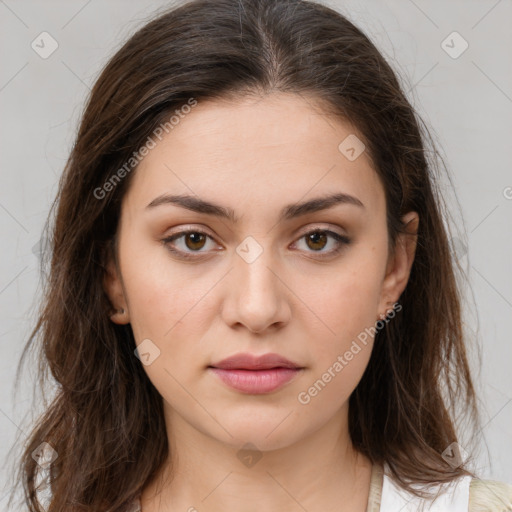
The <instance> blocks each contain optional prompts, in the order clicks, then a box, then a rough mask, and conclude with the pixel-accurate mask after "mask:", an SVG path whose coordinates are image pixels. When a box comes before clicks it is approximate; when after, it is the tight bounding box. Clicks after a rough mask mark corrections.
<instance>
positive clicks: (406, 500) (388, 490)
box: [379, 465, 471, 512]
mask: <svg viewBox="0 0 512 512" xmlns="http://www.w3.org/2000/svg"><path fill="white" fill-rule="evenodd" d="M388 473H389V472H388V468H387V465H385V466H384V476H383V481H382V497H381V502H380V511H379V512H422V511H425V512H468V510H469V484H470V483H471V477H470V476H462V477H460V478H458V479H457V480H454V481H453V482H450V483H448V484H440V485H437V486H432V487H429V488H428V491H429V492H430V493H432V496H433V498H432V499H430V500H429V499H421V498H419V497H418V496H415V495H414V494H411V493H406V492H405V490H403V489H401V488H400V487H398V486H397V485H396V484H395V483H394V481H393V480H392V479H391V478H390V477H389V476H388ZM413 488H414V489H421V488H422V487H421V485H417V484H414V485H413ZM441 491H444V492H443V493H442V494H440V492H441ZM438 493H439V495H438Z"/></svg>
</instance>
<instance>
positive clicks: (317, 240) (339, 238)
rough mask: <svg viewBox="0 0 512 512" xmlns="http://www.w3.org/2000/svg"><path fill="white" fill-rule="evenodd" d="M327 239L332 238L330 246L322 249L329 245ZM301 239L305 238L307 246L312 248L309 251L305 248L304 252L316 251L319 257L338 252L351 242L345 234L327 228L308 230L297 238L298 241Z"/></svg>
mask: <svg viewBox="0 0 512 512" xmlns="http://www.w3.org/2000/svg"><path fill="white" fill-rule="evenodd" d="M329 239H331V240H332V244H331V247H332V248H331V249H330V250H325V251H324V250H323V249H324V248H325V247H326V246H328V245H329ZM302 240H305V245H306V247H307V248H309V249H312V250H311V251H308V250H306V252H313V253H318V254H319V256H320V257H321V258H323V257H330V256H333V255H335V254H338V253H339V252H340V251H341V250H342V249H343V248H344V246H346V245H348V244H350V242H351V240H350V238H348V237H346V236H345V235H340V234H339V233H336V232H334V231H330V230H328V229H314V230H313V231H309V232H308V233H305V234H304V235H302V236H301V237H300V238H299V241H302Z"/></svg>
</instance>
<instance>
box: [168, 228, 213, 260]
mask: <svg viewBox="0 0 512 512" xmlns="http://www.w3.org/2000/svg"><path fill="white" fill-rule="evenodd" d="M208 241H210V242H211V243H212V245H213V246H215V244H214V243H213V238H212V237H211V236H210V235H209V234H208V233H204V232H203V231H199V230H197V229H194V230H192V229H189V230H187V231H181V232H179V233H175V234H174V235H171V236H170V237H167V238H165V239H163V240H162V242H163V244H164V245H165V246H166V247H167V249H168V250H169V251H171V252H172V253H173V254H174V255H176V256H177V257H179V258H185V259H186V258H194V257H195V258H197V257H199V256H205V255H206V253H207V252H208V251H207V250H203V249H204V248H205V247H206V246H207V245H208ZM194 253H197V254H194Z"/></svg>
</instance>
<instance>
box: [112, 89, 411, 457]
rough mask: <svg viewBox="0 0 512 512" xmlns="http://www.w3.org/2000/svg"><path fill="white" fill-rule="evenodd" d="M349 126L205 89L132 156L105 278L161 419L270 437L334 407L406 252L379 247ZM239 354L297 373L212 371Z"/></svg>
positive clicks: (215, 434) (355, 374)
mask: <svg viewBox="0 0 512 512" xmlns="http://www.w3.org/2000/svg"><path fill="white" fill-rule="evenodd" d="M354 135H355V136H357V137H358V138H359V139H361V140H362V136H361V135H360V134H359V133H358V131H357V130H356V129H355V128H354V127H353V126H351V125H349V124H348V123H345V122H342V121H340V120H338V119H336V120H334V119H333V118H332V117H327V116H326V115H325V114H324V113H323V112H322V110H321V109H320V107H319V106H315V103H314V102H313V100H312V99H309V100H306V99H305V98H304V97H301V96H298V95H297V96H296V95H281V94H280V95H271V96H267V97H265V98H263V99H261V98H260V99H258V100H255V99H248V98H246V99H241V100H239V101H237V102H236V103H233V102H220V101H218V100H216V101H205V102H199V103H198V104H197V106H195V107H194V108H193V109H192V111H191V112H190V113H189V114H187V115H186V116H184V117H183V118H182V119H181V120H180V122H179V124H178V125H176V126H174V128H173V129H172V131H170V132H169V133H168V134H166V135H165V137H163V138H162V141H161V142H158V143H157V144H156V146H155V147H154V148H153V149H151V151H150V152H149V154H148V155H147V156H146V157H145V158H144V159H143V160H142V162H141V163H140V165H139V167H138V168H137V170H136V171H135V175H134V176H133V177H132V178H133V181H132V183H131V184H130V188H129V190H128V192H127V194H126V195H125V197H124V198H123V203H122V212H121V218H120V223H119V229H118V254H117V256H118V265H119V267H118V269H116V267H115V266H114V265H113V263H112V262H111V264H110V266H109V269H110V272H109V274H108V276H106V278H105V288H106V291H107V293H108V294H109V297H110V299H111V301H112V303H113V305H114V306H115V307H116V308H121V307H122V308H124V310H125V313H124V314H122V315H121V314H115V315H114V316H113V317H112V320H113V321H114V322H116V323H120V324H121V323H130V324H131V327H132V329H133V333H134V337H135V340H136V343H137V345H140V350H139V352H140V353H141V354H142V356H141V359H142V361H143V362H144V365H143V367H144V370H145V371H146V373H147V375H148V377H149V379H150V380H151V382H152V383H153V384H154V386H155V387H156V389H157V390H158V391H159V393H160V394H161V395H162V397H163V399H164V407H165V410H166V418H167V419H168V420H169V419H170V418H175V419H176V421H177V422H178V420H179V422H181V424H183V425H187V426H188V427H189V428H192V429H194V430H196V431H198V432H201V433H203V434H205V435H207V436H209V437H211V438H213V439H216V440H219V441H221V442H224V443H228V444H232V445H233V446H235V445H236V446H241V445H244V444H245V443H247V442H250V443H253V444H254V445H255V446H257V447H259V448H260V449H275V448H279V447H285V446H287V445H291V444H292V443H294V442H299V441H300V440H301V439H303V438H304V437H306V436H308V435H309V434H311V433H313V432H316V431H318V430H319V429H320V428H322V427H323V426H325V425H327V424H329V423H330V422H332V421H335V420H336V419H340V420H341V421H343V418H345V419H346V412H347V404H348V399H349V396H350V394H351V393H352V391H353V390H354V389H355V387H356V386H357V384H358V382H359V380H360V379H361V377H362V375H363V372H364V370H365V368H366V366H367V363H368V361H369V358H370V354H371V350H372V346H373V341H374V339H373V332H374V331H372V329H371V328H373V327H374V326H375V324H376V322H377V320H379V315H380V314H382V313H384V312H386V311H387V310H389V309H390V308H391V306H392V304H393V303H394V302H395V301H396V300H397V299H398V298H399V296H400V294H401V292H402V291H403V289H404V288H405V285H406V283H407V279H408V275H409V272H410V266H411V264H412V259H413V255H414V243H413V242H410V241H407V240H406V241H404V242H403V243H399V244H398V246H397V250H396V251H395V252H394V253H389V252H388V232H387V226H386V203H385V196H384V189H383V186H382V184H381V182H380V180H379V178H378V176H377V174H376V172H375V170H373V169H372V167H371V162H370V160H369V158H368V156H367V154H366V152H364V151H363V152H362V153H361V154H360V155H359V156H358V157H357V158H355V159H354V155H356V156H357V153H358V152H359V151H360V150H361V148H362V146H360V145H357V144H360V143H357V140H356V139H354V138H353V137H354ZM349 136H351V137H352V138H350V139H348V141H350V142H351V144H348V142H345V143H344V144H342V145H341V149H340V143H342V142H343V141H344V140H345V139H346V138H347V137H349ZM354 141H356V142H355V143H354ZM347 144H348V146H349V147H348V148H347ZM354 144H356V145H354ZM350 146H354V148H355V151H351V150H350ZM349 157H350V158H349ZM171 196H181V204H179V202H176V201H177V200H176V199H175V200H173V199H172V198H171ZM185 196H187V197H188V199H185ZM326 198H327V199H326ZM322 200H325V201H323V202H322ZM206 203H210V204H211V205H215V206H208V205H206ZM303 203H304V204H305V205H304V206H302V207H298V205H302V204H303ZM406 220H410V221H411V222H410V225H412V226H413V227H414V225H415V223H416V221H417V216H416V214H415V213H414V212H412V213H410V215H409V216H408V218H407V219H406ZM407 238H408V239H409V237H407ZM411 238H413V237H411ZM399 240H401V239H399ZM390 321H392V320H390ZM364 334H366V336H365V335H364ZM363 339H364V340H365V341H364V342H363ZM354 343H355V344H354ZM356 347H358V348H356ZM240 353H245V354H250V355H252V356H256V357H257V356H261V355H265V354H269V353H272V354H277V355H279V356H281V357H282V358H286V360H288V361H290V362H292V363H295V366H296V367H297V368H298V369H290V368H288V369H284V368H283V367H282V366H283V365H282V364H281V363H279V362H277V363H276V362H275V361H274V363H275V364H273V366H274V370H270V369H266V370H263V369H261V368H260V369H259V370H258V369H256V370H255V369H253V370H247V369H242V367H243V366H244V365H243V364H241V363H238V365H237V364H234V367H235V368H236V369H231V370H228V369H224V370H219V368H218V366H222V365H218V363H219V362H220V361H222V360H224V359H226V358H228V357H230V356H233V355H236V354H240ZM350 354H352V356H350ZM340 358H341V359H340ZM283 364H284V363H283ZM211 366H217V368H216V369H213V368H211ZM270 366H272V365H270ZM276 366H281V369H275V367H276ZM319 381H320V382H319ZM315 383H316V386H315ZM315 390H316V391H315ZM285 417H286V420H285V421H283V418H285Z"/></svg>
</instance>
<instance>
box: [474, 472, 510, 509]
mask: <svg viewBox="0 0 512 512" xmlns="http://www.w3.org/2000/svg"><path fill="white" fill-rule="evenodd" d="M508 511H512V485H511V484H507V483H505V482H497V481H495V480H480V479H479V478H473V479H472V480H471V484H470V486H469V512H508Z"/></svg>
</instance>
